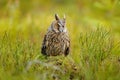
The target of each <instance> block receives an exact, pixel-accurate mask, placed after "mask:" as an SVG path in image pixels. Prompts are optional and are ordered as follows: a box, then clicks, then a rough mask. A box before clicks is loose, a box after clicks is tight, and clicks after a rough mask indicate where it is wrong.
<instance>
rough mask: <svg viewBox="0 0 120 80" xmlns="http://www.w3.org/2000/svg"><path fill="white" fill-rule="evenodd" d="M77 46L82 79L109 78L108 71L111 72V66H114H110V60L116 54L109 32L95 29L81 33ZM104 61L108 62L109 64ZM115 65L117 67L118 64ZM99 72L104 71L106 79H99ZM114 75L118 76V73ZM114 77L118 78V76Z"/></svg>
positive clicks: (97, 79)
mask: <svg viewBox="0 0 120 80" xmlns="http://www.w3.org/2000/svg"><path fill="white" fill-rule="evenodd" d="M79 44H80V66H81V70H82V73H83V74H82V76H84V79H85V80H101V79H102V80H107V79H109V78H111V72H109V71H111V66H112V67H113V66H114V64H113V65H111V64H112V63H113V61H111V59H112V58H113V55H114V54H115V52H116V51H115V47H116V45H115V42H114V39H113V37H112V36H111V35H110V31H107V30H104V29H102V28H97V30H94V31H91V32H87V33H85V34H83V33H81V35H80V37H79ZM117 49H119V47H117ZM106 61H108V62H109V61H110V62H109V64H108V62H106ZM116 62H117V60H116ZM103 64H104V66H103ZM116 64H117V65H119V63H118V62H117V63H116ZM106 68H107V69H106ZM119 68H120V66H119V67H118V66H117V68H116V70H118V71H119ZM109 69H110V70H109ZM100 70H101V72H102V71H104V70H106V71H105V72H106V74H107V77H106V76H101V77H103V78H100V75H98V73H99V72H100ZM116 70H115V71H116ZM113 71H114V70H113ZM106 74H105V75H106ZM108 74H109V76H108ZM116 74H119V72H116ZM98 76H99V77H98ZM112 76H114V77H115V76H116V75H114V74H112ZM116 77H118V75H117V76H116ZM113 79H114V78H113ZM117 79H118V78H117Z"/></svg>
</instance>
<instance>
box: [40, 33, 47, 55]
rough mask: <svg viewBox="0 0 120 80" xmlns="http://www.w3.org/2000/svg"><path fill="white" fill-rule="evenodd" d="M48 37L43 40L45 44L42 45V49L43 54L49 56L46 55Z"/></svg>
mask: <svg viewBox="0 0 120 80" xmlns="http://www.w3.org/2000/svg"><path fill="white" fill-rule="evenodd" d="M46 42H47V41H46V35H45V36H44V39H43V43H42V47H41V53H42V54H43V55H47V53H46Z"/></svg>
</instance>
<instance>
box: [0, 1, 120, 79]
mask: <svg viewBox="0 0 120 80" xmlns="http://www.w3.org/2000/svg"><path fill="white" fill-rule="evenodd" d="M55 13H57V14H58V15H59V16H60V18H63V15H64V14H65V15H66V25H67V28H68V31H69V34H70V38H71V54H70V55H69V56H68V57H67V59H65V60H63V65H62V67H61V66H57V67H58V68H60V69H62V70H63V71H65V70H67V71H68V73H67V74H66V76H65V75H63V73H62V74H61V73H59V71H58V73H56V72H55V71H56V68H55V69H54V68H51V67H52V66H49V67H50V68H49V67H48V68H47V69H46V66H44V65H46V64H48V65H49V64H51V62H44V60H45V61H46V59H44V58H43V56H42V55H41V54H40V47H41V44H42V40H43V38H44V35H45V33H46V31H47V28H48V27H49V26H50V24H51V22H52V21H53V20H55V19H54V14H55ZM97 28H101V30H100V31H99V30H98V31H97V32H94V30H96V29H97ZM104 29H105V30H106V31H104ZM92 30H93V32H91V31H92ZM107 31H110V33H109V35H110V38H113V39H114V42H113V43H111V40H110V42H109V40H108V39H106V37H105V36H106V35H107V34H106V33H107ZM86 33H88V34H86ZM81 34H83V35H82V37H84V38H80V36H81ZM84 34H86V35H84ZM89 34H90V36H93V38H91V37H90V36H89ZM94 34H96V35H94ZM102 35H103V36H102ZM99 36H100V40H99ZM94 38H95V40H94ZM92 39H93V41H95V43H94V42H89V41H87V40H91V41H92ZM119 40H120V0H0V65H1V66H0V80H21V79H23V80H40V79H42V80H52V79H53V78H51V75H50V74H53V73H54V74H57V76H61V77H62V79H61V80H68V79H69V76H70V77H71V73H72V74H73V75H72V79H73V80H74V78H75V80H119V79H120V70H119V69H120V63H119V61H120V57H119V56H120V46H117V48H116V46H114V45H113V44H118V43H117V42H119ZM80 41H83V43H86V44H88V45H95V47H94V48H95V49H97V50H98V51H97V52H96V51H94V48H91V47H90V46H87V47H86V46H85V45H83V44H82V43H81V44H80ZM98 42H101V43H104V44H105V45H101V44H98ZM82 46H83V47H84V48H83V49H82ZM104 46H107V47H108V48H107V50H106V49H105V51H106V52H103V53H104V54H107V53H113V54H112V56H110V57H108V58H107V59H105V61H102V60H100V61H99V59H98V58H97V59H96V58H95V59H94V58H93V57H92V58H91V57H90V58H91V59H90V60H91V62H88V63H90V65H89V67H87V66H85V65H86V64H87V63H86V62H84V61H86V60H84V59H82V58H80V55H81V56H82V57H83V56H84V54H88V55H85V57H87V56H93V55H94V56H95V55H96V54H99V52H102V51H104V50H102V49H104ZM109 46H112V47H113V46H114V47H115V49H114V48H110V47H109ZM98 48H99V49H98ZM81 49H82V50H81ZM110 49H111V51H109V50H110ZM112 49H114V50H113V51H112ZM84 50H85V51H87V52H84ZM82 51H83V52H82ZM89 53H93V55H91V54H89ZM100 54H101V53H100ZM104 54H103V55H104ZM99 56H100V55H99ZM111 57H112V58H111ZM59 58H60V57H58V59H59ZM34 60H40V61H42V62H43V64H42V63H40V62H39V61H34ZM50 60H51V59H50ZM53 60H54V61H55V60H56V58H55V59H53ZM81 60H82V61H83V63H82V61H81ZM31 61H33V63H34V64H33V66H32V68H30V69H29V70H28V72H26V66H28V65H29V64H28V63H29V62H31ZM48 61H49V59H48ZM54 61H53V62H54ZM88 61H89V58H88ZM95 61H97V62H96V63H95ZM71 62H72V63H71ZM54 63H57V62H54ZM54 63H52V65H53V66H55V65H54ZM85 63H86V64H85ZM114 63H115V64H114ZM31 64H32V63H31ZM41 64H42V65H41ZM72 64H74V65H75V66H77V68H78V71H75V73H74V71H72V70H73V69H72V66H73V65H72ZM93 65H99V66H97V68H98V69H96V66H93ZM66 66H67V67H66ZM66 68H67V69H66ZM47 75H49V76H47ZM46 76H47V77H46ZM73 76H74V78H73ZM93 76H94V77H93Z"/></svg>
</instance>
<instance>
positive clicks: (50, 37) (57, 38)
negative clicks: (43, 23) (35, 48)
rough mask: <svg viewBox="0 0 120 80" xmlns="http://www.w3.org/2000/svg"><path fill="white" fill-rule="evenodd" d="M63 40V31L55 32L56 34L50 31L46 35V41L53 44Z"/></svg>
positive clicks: (64, 37)
mask: <svg viewBox="0 0 120 80" xmlns="http://www.w3.org/2000/svg"><path fill="white" fill-rule="evenodd" d="M65 40H66V34H65V33H56V34H55V33H54V34H52V33H51V34H48V35H47V41H48V42H51V43H54V44H63V43H64V42H65Z"/></svg>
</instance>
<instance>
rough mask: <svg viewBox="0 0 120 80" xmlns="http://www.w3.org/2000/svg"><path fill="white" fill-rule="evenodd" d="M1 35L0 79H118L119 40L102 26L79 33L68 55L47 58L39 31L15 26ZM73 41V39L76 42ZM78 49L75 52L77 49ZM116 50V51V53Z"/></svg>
mask: <svg viewBox="0 0 120 80" xmlns="http://www.w3.org/2000/svg"><path fill="white" fill-rule="evenodd" d="M12 31H14V34H13V32H11V31H5V32H3V33H1V36H0V65H1V66H0V79H1V80H21V79H23V80H39V79H42V80H52V79H53V78H56V79H61V80H68V79H73V80H76V79H77V80H79V79H80V80H101V79H102V80H107V79H111V80H118V79H119V78H120V77H119V76H120V71H119V68H120V62H119V57H118V54H119V52H120V49H119V44H118V43H117V42H115V41H114V38H113V36H111V35H110V32H109V31H107V30H104V29H101V28H98V29H96V30H91V31H89V32H87V33H80V35H79V36H78V38H77V39H78V42H76V43H77V44H78V45H79V47H78V46H77V47H74V48H73V47H72V48H73V49H72V52H71V54H70V55H69V56H67V57H63V56H57V57H49V58H45V57H44V56H43V55H41V53H40V46H41V38H40V35H39V31H38V32H34V31H32V32H29V31H28V33H29V34H28V33H27V32H26V35H25V33H23V32H22V31H19V30H18V31H17V30H12ZM73 43H74V42H72V44H73ZM76 48H77V49H78V50H79V52H76V53H73V52H75V51H74V50H77V49H76ZM116 54H117V55H116Z"/></svg>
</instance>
